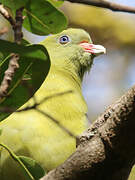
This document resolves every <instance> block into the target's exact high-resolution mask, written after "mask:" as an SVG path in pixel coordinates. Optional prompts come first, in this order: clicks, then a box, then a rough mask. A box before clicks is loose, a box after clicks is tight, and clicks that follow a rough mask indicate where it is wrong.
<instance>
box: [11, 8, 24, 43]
mask: <svg viewBox="0 0 135 180" xmlns="http://www.w3.org/2000/svg"><path fill="white" fill-rule="evenodd" d="M23 9H24V7H22V8H20V9H17V10H16V17H15V19H16V23H15V26H14V27H13V30H14V37H15V42H16V43H17V44H21V40H22V37H23V33H22V23H23V15H22V11H23Z"/></svg>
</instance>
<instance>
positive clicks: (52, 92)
mask: <svg viewBox="0 0 135 180" xmlns="http://www.w3.org/2000/svg"><path fill="white" fill-rule="evenodd" d="M67 91H72V92H67ZM63 92H65V94H64V93H63ZM57 93H63V94H61V95H58V96H56V94H57ZM48 96H52V97H51V98H50V99H48V100H46V101H44V102H43V103H42V104H41V105H39V106H38V108H39V109H40V110H41V111H43V112H45V113H46V114H47V115H49V116H51V117H53V118H54V119H55V120H57V121H58V122H59V123H60V124H61V125H62V126H64V127H65V128H67V129H68V130H69V131H70V132H71V133H73V134H74V135H79V134H81V133H82V132H83V131H84V130H85V129H86V126H87V120H86V117H85V114H86V112H87V107H86V104H85V101H84V99H83V96H82V94H81V87H80V84H79V83H78V81H77V79H76V78H74V77H72V76H71V75H70V74H67V73H65V72H64V71H61V70H57V69H56V68H54V69H53V68H51V71H50V72H49V75H48V77H47V79H46V81H45V82H44V83H43V85H42V86H41V88H40V89H39V90H38V92H37V93H36V101H37V102H40V101H41V100H43V98H45V97H48ZM32 101H33V100H32V99H31V100H30V101H29V102H28V103H27V104H26V105H25V106H24V107H26V106H27V105H28V104H29V105H31V104H32V103H33V102H32ZM22 108H23V107H22ZM0 127H1V129H2V135H1V137H0V141H1V142H2V143H4V144H5V145H7V146H8V147H9V148H11V150H13V151H14V152H15V153H16V154H17V155H25V156H29V157H32V158H33V159H35V160H36V161H37V162H38V163H40V165H41V166H42V167H43V168H44V169H45V170H46V171H49V170H51V169H53V168H55V167H57V166H58V165H59V164H61V163H63V162H64V161H65V160H66V159H67V158H68V157H69V156H70V155H71V154H72V153H73V152H74V151H75V148H76V143H75V138H73V137H71V136H70V135H69V134H68V133H67V132H66V131H65V130H64V129H62V128H61V127H60V126H59V125H58V124H56V122H54V121H53V120H51V119H50V118H49V117H47V116H46V115H43V114H42V113H40V112H37V111H36V110H29V111H26V112H19V113H14V114H12V115H11V116H10V117H8V118H7V119H6V120H4V121H3V122H1V124H0ZM16 166H17V163H16V162H15V161H13V160H11V158H10V157H9V155H8V153H7V152H6V151H5V150H4V149H1V158H0V169H1V170H0V179H1V180H7V179H8V177H10V180H12V179H13V180H18V179H19V180H24V178H23V177H21V175H20V169H16ZM12 177H13V178H12Z"/></svg>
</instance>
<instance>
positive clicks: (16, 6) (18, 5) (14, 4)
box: [0, 0, 29, 15]
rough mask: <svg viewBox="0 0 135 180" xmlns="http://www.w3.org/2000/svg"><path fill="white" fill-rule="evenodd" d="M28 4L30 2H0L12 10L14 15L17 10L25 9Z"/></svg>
mask: <svg viewBox="0 0 135 180" xmlns="http://www.w3.org/2000/svg"><path fill="white" fill-rule="evenodd" d="M28 2H29V0H21V1H20V0H0V3H2V4H3V5H4V6H6V7H8V8H10V10H11V11H12V12H13V14H14V15H15V12H16V10H17V9H19V8H21V7H25V6H26V4H27V3H28Z"/></svg>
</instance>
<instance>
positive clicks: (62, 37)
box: [59, 35, 70, 44]
mask: <svg viewBox="0 0 135 180" xmlns="http://www.w3.org/2000/svg"><path fill="white" fill-rule="evenodd" d="M69 41H70V39H69V37H68V36H66V35H64V36H61V37H60V38H59V42H60V43H61V44H67V43H68V42H69Z"/></svg>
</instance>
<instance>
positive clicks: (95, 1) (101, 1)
mask: <svg viewBox="0 0 135 180" xmlns="http://www.w3.org/2000/svg"><path fill="white" fill-rule="evenodd" d="M66 1H69V2H72V3H81V4H86V5H92V6H96V7H101V8H107V9H110V10H112V11H121V12H128V13H135V7H130V6H124V5H120V4H117V3H113V2H110V1H107V0H66Z"/></svg>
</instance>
